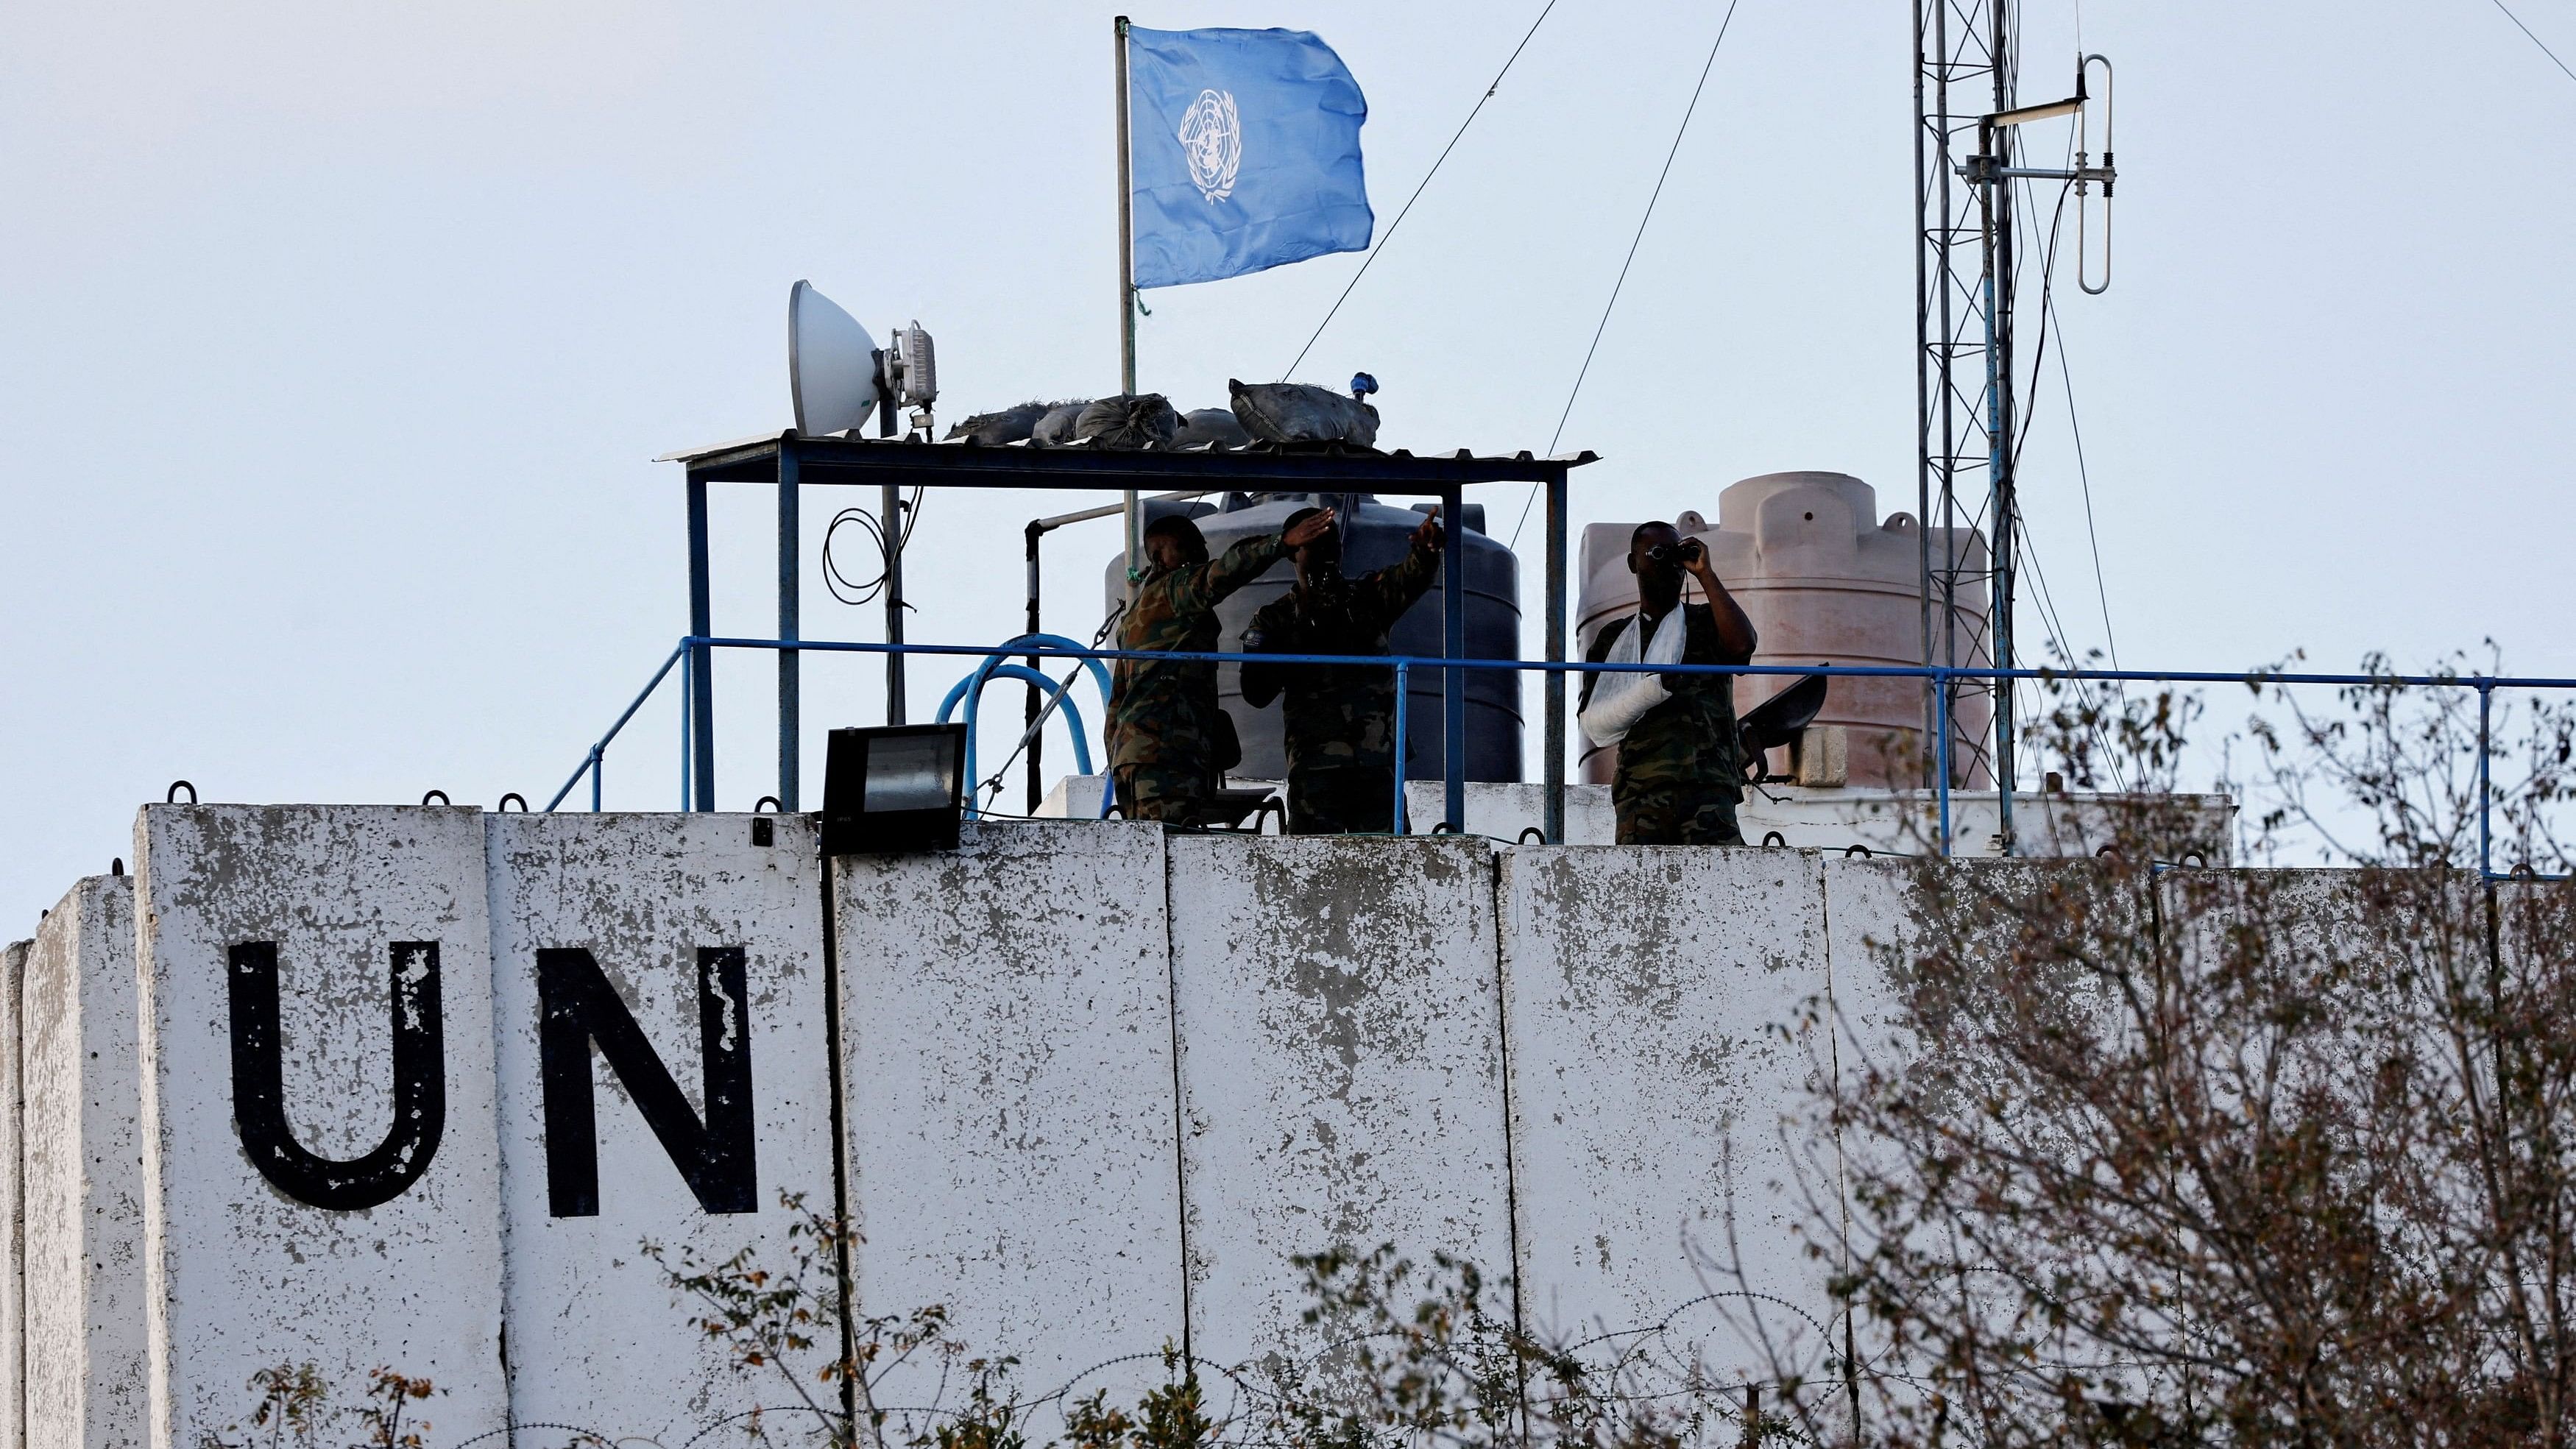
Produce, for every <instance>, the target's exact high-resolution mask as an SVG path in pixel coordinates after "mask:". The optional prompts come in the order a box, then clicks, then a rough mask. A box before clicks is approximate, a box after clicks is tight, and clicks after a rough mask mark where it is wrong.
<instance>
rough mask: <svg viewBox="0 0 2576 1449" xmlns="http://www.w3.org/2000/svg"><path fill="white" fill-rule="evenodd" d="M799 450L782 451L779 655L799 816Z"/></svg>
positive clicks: (781, 741)
mask: <svg viewBox="0 0 2576 1449" xmlns="http://www.w3.org/2000/svg"><path fill="white" fill-rule="evenodd" d="M797 464H798V460H797V456H796V445H795V444H793V443H785V444H782V445H780V447H779V449H778V638H779V640H780V642H781V643H782V644H785V645H788V646H790V647H787V648H782V649H780V650H779V651H778V808H779V809H780V810H782V811H786V812H789V813H791V814H792V813H794V811H795V810H796V808H797V805H796V784H797V781H798V780H799V779H800V778H802V776H803V774H804V771H803V769H802V768H800V763H801V762H800V756H799V754H798V751H797V734H798V730H799V728H800V727H801V724H802V718H803V710H802V704H803V701H802V699H801V681H800V679H799V677H798V664H797V661H798V658H799V656H798V654H797V652H796V650H795V649H794V647H792V646H794V644H795V643H796V641H797V639H798V638H799V637H800V629H799V615H800V614H801V612H802V600H803V592H802V590H801V589H800V587H799V581H798V579H797V577H796V562H797V554H798V553H799V552H800V551H801V549H800V546H799V545H798V543H797V541H796V525H797V513H796V484H797V481H798V479H797Z"/></svg>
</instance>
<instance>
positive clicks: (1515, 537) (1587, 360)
mask: <svg viewBox="0 0 2576 1449" xmlns="http://www.w3.org/2000/svg"><path fill="white" fill-rule="evenodd" d="M1737 3H1738V0H1726V15H1725V17H1724V18H1723V19H1721V20H1719V21H1718V23H1717V39H1715V40H1713V41H1710V42H1709V46H1708V59H1707V60H1705V61H1703V62H1701V63H1700V68H1699V82H1698V84H1696V85H1694V86H1692V87H1691V98H1690V104H1689V105H1688V106H1686V107H1684V108H1683V110H1682V123H1681V125H1680V126H1678V127H1676V128H1675V129H1674V131H1673V144H1672V146H1671V148H1670V149H1669V150H1667V151H1665V152H1664V169H1663V170H1661V171H1658V172H1656V173H1655V189H1654V190H1653V191H1652V192H1650V193H1648V195H1647V197H1646V214H1645V215H1644V216H1641V217H1639V218H1637V234H1636V235H1635V236H1633V237H1630V238H1629V239H1628V255H1627V257H1626V258H1625V259H1624V260H1622V261H1621V262H1620V263H1619V278H1618V280H1617V281H1614V282H1612V283H1611V284H1610V300H1609V301H1608V302H1607V303H1605V304H1604V305H1603V306H1602V308H1601V321H1600V323H1599V324H1598V325H1596V326H1595V327H1594V328H1593V329H1592V345H1591V346H1590V347H1587V348H1585V349H1584V350H1583V366H1582V367H1581V368H1580V369H1579V370H1578V371H1576V373H1575V374H1574V388H1573V390H1572V391H1570V392H1568V393H1567V394H1566V395H1565V410H1564V411H1562V412H1560V413H1558V414H1557V415H1556V431H1555V432H1553V433H1550V434H1549V435H1548V439H1547V451H1548V453H1549V454H1550V455H1551V456H1552V455H1554V454H1555V452H1556V445H1557V444H1558V443H1559V442H1560V441H1562V440H1563V439H1564V437H1565V420H1566V419H1567V418H1570V417H1572V416H1574V400H1575V399H1576V398H1578V397H1581V396H1582V395H1583V380H1584V379H1585V378H1587V377H1589V376H1591V375H1592V357H1593V354H1595V353H1597V352H1599V351H1600V350H1601V334H1603V333H1604V332H1607V331H1609V330H1610V314H1611V312H1612V311H1614V310H1615V309H1616V308H1617V307H1618V305H1619V292H1620V290H1621V289H1622V288H1624V287H1626V286H1627V285H1628V269H1629V268H1630V267H1632V266H1635V265H1636V263H1637V248H1638V247H1639V246H1640V245H1641V244H1643V243H1644V242H1645V240H1646V227H1647V224H1648V223H1650V222H1652V221H1653V220H1654V219H1655V203H1656V202H1657V201H1659V200H1661V199H1662V198H1663V194H1664V183H1665V182H1666V181H1667V180H1669V179H1671V177H1672V174H1673V158H1674V157H1676V156H1679V155H1680V154H1681V153H1682V138H1683V137H1684V136H1687V135H1689V134H1690V123H1691V117H1692V116H1694V115H1696V114H1698V112H1699V98H1700V95H1701V93H1702V92H1704V91H1706V90H1707V89H1708V73H1709V72H1710V71H1711V70H1714V69H1715V68H1716V66H1717V50H1718V47H1719V46H1722V45H1724V44H1726V31H1727V27H1729V26H1731V25H1733V24H1734V23H1735V7H1736V5H1737ZM1537 498H1538V486H1537V485H1536V484H1532V485H1531V486H1530V491H1529V497H1527V498H1524V499H1522V500H1521V516H1520V522H1518V523H1515V524H1513V525H1512V541H1511V547H1514V548H1517V547H1519V546H1520V541H1521V530H1522V529H1523V528H1524V527H1526V526H1528V524H1529V511H1530V504H1531V503H1533V502H1535V501H1536V500H1537Z"/></svg>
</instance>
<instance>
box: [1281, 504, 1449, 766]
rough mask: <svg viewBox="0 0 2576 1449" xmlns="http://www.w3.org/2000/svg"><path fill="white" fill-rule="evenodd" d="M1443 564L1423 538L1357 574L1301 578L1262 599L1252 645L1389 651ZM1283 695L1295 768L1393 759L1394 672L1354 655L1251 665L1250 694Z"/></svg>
mask: <svg viewBox="0 0 2576 1449" xmlns="http://www.w3.org/2000/svg"><path fill="white" fill-rule="evenodd" d="M1439 572H1440V555H1439V554H1438V553H1435V552H1433V551H1432V550H1430V549H1427V548H1420V547H1416V548H1415V549H1414V550H1413V551H1412V552H1410V553H1408V554H1406V555H1405V556H1404V559H1403V561H1402V562H1400V563H1393V564H1389V565H1387V566H1386V567H1385V568H1382V569H1379V570H1377V571H1376V572H1374V573H1370V574H1366V575H1364V576H1362V577H1360V578H1356V579H1346V578H1342V577H1340V576H1338V575H1336V576H1335V577H1333V578H1331V579H1327V580H1323V581H1321V582H1319V583H1317V584H1315V585H1312V586H1307V585H1300V586H1298V587H1296V588H1293V589H1290V590H1289V591H1288V592H1287V593H1286V594H1284V595H1282V596H1280V597H1279V598H1276V599H1273V600H1271V601H1270V602H1269V603H1267V604H1264V605H1262V607H1261V611H1260V612H1259V613H1256V614H1254V615H1253V616H1252V623H1251V625H1250V627H1248V628H1246V629H1245V630H1244V631H1243V652H1244V653H1246V654H1384V653H1386V652H1387V645H1386V636H1387V631H1388V630H1390V629H1392V628H1394V627H1395V621H1396V620H1398V619H1401V618H1403V617H1404V611H1405V610H1407V609H1410V608H1412V607H1413V604H1414V601H1415V600H1417V599H1419V598H1421V597H1422V595H1423V591H1424V590H1426V589H1428V588H1430V587H1431V581H1432V579H1433V578H1434V577H1436V576H1437V575H1438V574H1439ZM1273 694H1284V695H1285V696H1286V698H1285V699H1284V700H1283V701H1282V703H1281V704H1280V714H1281V716H1282V719H1281V723H1282V724H1283V725H1285V726H1286V734H1287V744H1288V773H1289V775H1290V776H1291V777H1292V778H1293V777H1295V776H1298V775H1301V774H1303V773H1305V772H1306V771H1308V770H1318V769H1335V768H1361V769H1369V770H1391V769H1393V768H1394V767H1395V671H1394V670H1393V669H1374V668H1369V667H1367V666H1364V665H1348V664H1247V665H1245V666H1243V697H1244V702H1245V703H1247V704H1251V705H1253V706H1255V707H1256V708H1257V707H1259V706H1260V705H1264V704H1268V703H1269V702H1270V697H1271V696H1272V695H1273Z"/></svg>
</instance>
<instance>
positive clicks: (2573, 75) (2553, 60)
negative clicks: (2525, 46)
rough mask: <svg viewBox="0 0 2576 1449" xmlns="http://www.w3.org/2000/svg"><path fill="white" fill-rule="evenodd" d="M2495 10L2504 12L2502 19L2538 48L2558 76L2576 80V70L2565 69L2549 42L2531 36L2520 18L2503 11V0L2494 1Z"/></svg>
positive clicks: (2509, 11)
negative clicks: (2509, 22) (2546, 57)
mask: <svg viewBox="0 0 2576 1449" xmlns="http://www.w3.org/2000/svg"><path fill="white" fill-rule="evenodd" d="M2495 8H2497V9H2498V10H2504V18H2505V19H2507V20H2510V21H2512V22H2513V28H2514V29H2516V30H2519V31H2521V32H2522V33H2523V34H2524V35H2525V36H2528V37H2529V38H2530V40H2531V43H2532V44H2534V45H2536V46H2539V47H2540V53H2541V54H2542V55H2545V56H2548V57H2549V63H2550V64H2551V65H2554V66H2556V67H2558V70H2559V73H2560V74H2562V75H2564V76H2566V77H2567V78H2568V79H2569V80H2576V70H2569V69H2568V68H2567V62H2565V61H2563V60H2560V59H2559V58H2558V52H2557V51H2554V50H2551V49H2550V48H2549V42H2547V41H2545V40H2543V39H2541V38H2540V37H2539V36H2537V35H2532V33H2531V27H2530V26H2528V25H2525V24H2523V23H2522V17H2521V16H2519V15H2516V14H2514V13H2513V12H2512V11H2511V10H2505V4H2504V0H2495Z"/></svg>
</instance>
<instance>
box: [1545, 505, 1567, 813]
mask: <svg viewBox="0 0 2576 1449" xmlns="http://www.w3.org/2000/svg"><path fill="white" fill-rule="evenodd" d="M1565 502H1566V499H1565V473H1564V471H1563V470H1562V469H1560V470H1558V472H1557V474H1556V476H1554V477H1552V478H1550V479H1548V480H1547V660H1548V662H1549V663H1550V664H1562V663H1564V662H1565V657H1566V646H1567V643H1568V640H1567V638H1566V629H1565V622H1566V621H1565ZM1546 693H1547V704H1546V710H1547V725H1546V729H1545V732H1544V735H1543V738H1544V739H1545V740H1546V749H1547V764H1546V773H1545V775H1544V776H1543V778H1544V779H1545V780H1546V782H1547V788H1546V799H1545V801H1544V802H1543V803H1542V804H1541V806H1540V810H1541V815H1540V819H1541V821H1542V822H1543V823H1542V825H1541V827H1540V833H1541V834H1543V835H1545V836H1546V837H1547V843H1548V844H1550V845H1563V844H1564V843H1565V676H1564V675H1563V674H1559V673H1556V672H1554V671H1550V672H1549V674H1548V676H1547V686H1546Z"/></svg>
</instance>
